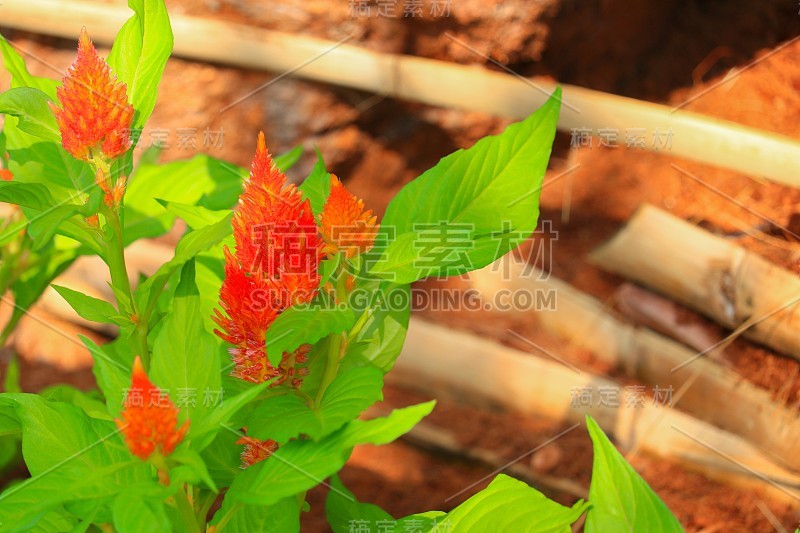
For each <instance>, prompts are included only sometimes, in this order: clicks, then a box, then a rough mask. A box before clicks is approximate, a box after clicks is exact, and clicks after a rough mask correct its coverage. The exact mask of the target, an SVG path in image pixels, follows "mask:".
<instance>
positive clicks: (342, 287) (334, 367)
mask: <svg viewBox="0 0 800 533" xmlns="http://www.w3.org/2000/svg"><path fill="white" fill-rule="evenodd" d="M337 274H338V276H337V278H336V287H335V290H336V304H337V305H347V276H348V274H347V272H345V271H344V270H343V269H342V268H341V267H340V268H339V269H338V271H337V273H336V274H334V275H337ZM330 341H331V342H330V346H329V347H328V357H327V359H326V361H325V371H324V373H323V374H322V381H321V382H320V384H319V389H318V390H317V398H316V400H315V401H314V406H317V405H319V402H320V401H321V400H322V396H323V395H324V394H325V390H326V389H327V388H328V385H330V384H331V383H332V382H333V380H334V379H336V374H338V373H339V362H340V361H341V360H342V357H343V356H344V351H345V348H346V347H347V336H346V334H345V333H335V334H333V335H331V336H330Z"/></svg>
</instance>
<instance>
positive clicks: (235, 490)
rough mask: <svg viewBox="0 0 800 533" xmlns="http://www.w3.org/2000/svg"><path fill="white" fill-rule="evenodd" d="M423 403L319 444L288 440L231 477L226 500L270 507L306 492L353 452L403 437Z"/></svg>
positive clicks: (426, 409) (424, 409) (354, 425)
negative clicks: (265, 457)
mask: <svg viewBox="0 0 800 533" xmlns="http://www.w3.org/2000/svg"><path fill="white" fill-rule="evenodd" d="M433 406H434V402H428V403H424V404H420V405H415V406H413V407H406V408H404V409H396V410H395V411H393V412H392V413H391V414H390V415H389V416H388V417H386V418H378V419H375V420H369V421H364V420H354V421H352V422H350V423H349V424H347V425H346V426H345V427H343V428H342V429H340V430H339V431H337V432H335V433H333V434H331V435H328V436H327V437H325V438H324V439H322V440H320V441H312V440H293V441H291V442H289V443H288V444H286V445H285V446H282V447H281V448H279V449H278V451H277V452H275V453H274V454H273V455H272V456H271V457H270V458H269V459H267V460H266V461H262V462H260V463H257V464H255V465H253V466H251V467H249V468H247V469H245V470H244V471H243V472H242V473H241V474H239V475H238V476H236V478H235V479H234V481H233V483H232V484H231V487H230V489H228V496H227V497H228V498H232V499H233V501H238V502H242V503H245V504H253V505H272V504H274V503H277V502H279V501H280V500H282V499H283V498H286V497H289V496H293V495H295V494H298V493H300V492H303V491H305V490H308V489H311V488H312V487H314V486H315V485H317V484H319V483H320V482H321V481H322V480H323V479H325V478H326V477H328V476H330V475H331V474H334V473H336V472H338V471H339V469H341V468H342V466H343V465H344V463H345V461H346V460H347V458H348V457H349V456H350V453H351V452H352V449H353V447H354V446H356V445H359V444H386V443H388V442H391V441H393V440H394V439H396V438H398V437H399V436H400V435H402V434H403V433H406V432H407V431H408V430H410V429H411V428H412V427H414V425H416V424H417V422H419V421H420V420H421V419H422V418H423V417H425V416H426V415H427V414H428V413H430V412H431V410H432V409H433Z"/></svg>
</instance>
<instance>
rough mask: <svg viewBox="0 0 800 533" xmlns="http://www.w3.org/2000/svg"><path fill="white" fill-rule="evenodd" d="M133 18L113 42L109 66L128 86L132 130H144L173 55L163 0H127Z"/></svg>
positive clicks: (170, 34) (170, 30) (167, 17)
mask: <svg viewBox="0 0 800 533" xmlns="http://www.w3.org/2000/svg"><path fill="white" fill-rule="evenodd" d="M128 6H129V7H130V8H131V9H133V11H134V12H135V14H134V15H133V16H132V17H131V18H130V19H128V21H127V22H126V23H125V24H124V25H123V26H122V29H121V30H120V31H119V33H118V34H117V37H116V39H115V40H114V46H113V48H112V49H111V54H109V56H108V64H109V65H110V66H111V68H112V69H114V72H115V74H116V75H117V77H118V78H119V80H120V81H122V82H124V83H125V84H126V85H127V89H128V100H129V101H130V103H131V105H132V106H133V108H134V110H135V115H134V120H133V126H132V127H133V129H135V130H140V129H141V128H142V127H144V124H145V123H146V122H147V119H148V118H149V117H150V114H151V113H152V112H153V108H154V107H155V105H156V98H157V96H158V84H159V82H160V81H161V75H162V73H163V72H164V66H165V65H166V64H167V59H169V55H170V53H171V52H172V44H173V40H172V27H171V26H170V23H169V16H168V15H167V7H166V6H165V5H164V1H163V0H129V1H128Z"/></svg>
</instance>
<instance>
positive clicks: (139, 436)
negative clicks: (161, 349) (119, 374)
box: [115, 356, 189, 461]
mask: <svg viewBox="0 0 800 533" xmlns="http://www.w3.org/2000/svg"><path fill="white" fill-rule="evenodd" d="M124 406H125V408H124V409H123V410H122V418H118V419H116V420H115V422H116V423H117V427H118V428H119V429H120V431H121V432H122V434H123V435H124V436H125V444H127V445H128V449H129V450H130V451H131V453H133V455H135V456H137V457H139V458H140V459H141V460H142V461H145V460H147V458H148V457H150V456H151V455H152V454H153V453H155V452H158V453H160V454H161V455H163V456H167V455H169V454H171V453H172V451H173V450H174V449H175V446H177V445H178V444H179V443H180V442H181V441H182V440H183V436H184V435H185V434H186V430H188V429H189V421H188V420H187V421H186V422H184V423H183V425H182V426H180V427H178V408H177V407H175V405H174V404H173V403H172V402H171V401H170V400H169V397H168V396H167V395H166V394H164V393H163V392H162V391H161V389H159V388H158V387H156V386H155V385H153V383H152V382H151V381H150V379H149V378H148V377H147V374H145V371H144V367H142V361H141V360H140V359H139V357H138V356H137V357H136V360H135V361H134V362H133V377H132V380H131V388H130V389H128V394H127V395H126V396H125V403H124Z"/></svg>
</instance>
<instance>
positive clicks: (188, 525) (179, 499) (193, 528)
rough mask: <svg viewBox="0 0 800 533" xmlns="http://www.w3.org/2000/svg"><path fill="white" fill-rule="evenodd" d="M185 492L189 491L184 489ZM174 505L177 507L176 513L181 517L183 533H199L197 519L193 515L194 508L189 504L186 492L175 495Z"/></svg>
mask: <svg viewBox="0 0 800 533" xmlns="http://www.w3.org/2000/svg"><path fill="white" fill-rule="evenodd" d="M186 488H187V490H190V489H189V488H188V487H186ZM175 503H176V504H177V505H178V511H179V512H180V513H181V517H183V525H184V529H183V531H186V532H187V533H200V525H199V524H198V523H197V517H196V516H195V514H194V508H193V507H192V504H191V503H190V502H189V494H188V493H187V492H186V491H180V492H178V494H176V495H175Z"/></svg>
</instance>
